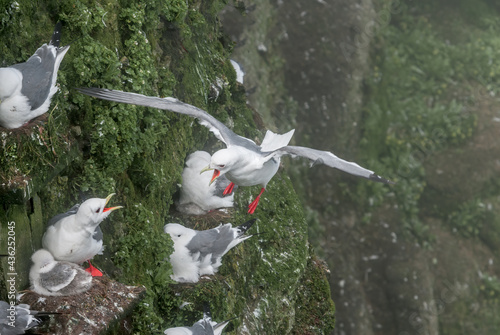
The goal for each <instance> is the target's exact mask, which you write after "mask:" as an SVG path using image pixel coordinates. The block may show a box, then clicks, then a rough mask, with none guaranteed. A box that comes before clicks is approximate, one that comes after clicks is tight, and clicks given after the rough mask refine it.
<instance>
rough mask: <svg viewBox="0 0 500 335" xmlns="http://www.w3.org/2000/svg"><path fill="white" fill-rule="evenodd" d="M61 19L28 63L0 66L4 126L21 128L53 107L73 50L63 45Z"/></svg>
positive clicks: (0, 119) (1, 121)
mask: <svg viewBox="0 0 500 335" xmlns="http://www.w3.org/2000/svg"><path fill="white" fill-rule="evenodd" d="M60 39H61V23H60V22H58V23H57V24H56V27H55V29H54V33H53V34H52V39H51V40H50V42H49V44H44V45H42V46H41V47H40V48H38V50H37V51H36V52H35V54H34V55H33V56H31V57H30V58H29V59H28V60H27V61H26V62H24V63H19V64H15V65H11V66H9V67H3V68H0V125H2V126H3V127H5V128H8V129H13V128H19V127H21V126H22V125H24V124H25V123H27V122H28V121H30V120H31V119H34V118H36V117H38V116H40V115H42V114H44V113H45V112H47V111H48V110H49V106H50V100H51V99H52V96H53V95H54V94H55V93H56V92H57V90H58V88H57V86H56V81H57V71H58V70H59V65H60V64H61V61H62V60H63V58H64V55H66V52H68V50H69V45H67V46H65V47H59V43H60Z"/></svg>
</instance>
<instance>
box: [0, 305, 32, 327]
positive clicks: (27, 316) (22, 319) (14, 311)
mask: <svg viewBox="0 0 500 335" xmlns="http://www.w3.org/2000/svg"><path fill="white" fill-rule="evenodd" d="M37 314H38V312H37V311H33V310H30V306H29V305H27V304H19V305H11V304H9V303H7V302H5V301H0V334H2V335H18V334H24V333H25V331H26V330H28V329H31V328H33V327H36V326H38V325H39V324H40V320H38V319H37V318H36V317H35V315H37Z"/></svg>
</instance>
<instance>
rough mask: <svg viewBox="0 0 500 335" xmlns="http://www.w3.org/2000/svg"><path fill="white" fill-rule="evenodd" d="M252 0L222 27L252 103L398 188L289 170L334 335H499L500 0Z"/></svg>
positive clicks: (309, 141)
mask: <svg viewBox="0 0 500 335" xmlns="http://www.w3.org/2000/svg"><path fill="white" fill-rule="evenodd" d="M255 3H256V6H255V7H252V9H253V11H248V12H247V13H246V14H247V16H246V17H245V18H244V19H243V20H234V19H233V14H232V13H231V12H230V11H228V15H227V16H224V23H225V24H224V27H225V28H226V29H228V33H233V34H234V39H237V40H239V42H240V44H239V45H237V46H236V47H235V52H234V58H235V59H236V60H238V61H241V63H242V65H243V67H244V68H246V69H247V72H249V73H254V75H251V74H250V75H249V76H248V81H247V82H246V83H245V85H248V87H252V88H253V87H255V93H252V94H251V95H250V96H249V100H250V101H252V104H254V105H258V106H267V109H265V110H267V113H268V114H267V117H268V118H269V119H271V120H273V121H274V123H275V125H276V128H278V131H280V132H285V131H288V130H290V129H291V128H296V133H295V136H294V140H295V141H296V142H295V144H297V145H307V146H311V147H314V148H318V149H327V150H331V151H332V152H334V153H335V154H337V155H338V156H340V157H342V158H345V159H348V160H355V161H356V162H358V163H359V164H361V165H362V166H365V167H367V168H370V169H372V170H374V171H376V172H377V173H379V174H381V175H383V176H386V177H388V178H389V179H393V180H394V181H396V182H397V184H396V185H394V186H391V187H387V186H383V185H379V184H374V183H368V182H366V181H363V180H354V179H353V178H352V177H349V176H347V175H345V174H342V173H340V172H338V171H332V170H331V169H327V168H322V167H321V166H317V167H314V168H313V169H314V170H312V169H311V170H308V169H306V168H305V166H304V167H302V166H303V165H305V164H301V163H300V162H298V161H294V162H289V164H287V171H288V172H289V173H290V174H291V176H292V182H293V184H294V186H295V187H296V189H297V190H298V193H299V194H300V197H301V198H302V199H303V203H304V204H305V208H306V211H307V217H308V220H309V227H310V229H311V231H310V234H309V236H310V238H311V243H314V244H317V245H321V247H318V253H320V254H321V255H322V256H323V257H324V258H325V259H326V260H327V262H328V264H329V266H330V268H331V269H332V273H331V276H330V284H331V288H332V297H333V300H334V301H335V303H336V306H337V326H336V328H335V331H334V333H336V334H379V333H383V334H400V335H402V334H438V333H439V334H460V333H462V332H464V331H465V332H469V333H484V334H496V333H498V317H496V316H495V313H496V312H497V311H498V298H497V297H498V293H499V291H498V287H499V286H498V283H499V280H498V276H499V275H500V270H499V267H498V255H497V253H498V252H497V251H498V247H499V244H498V242H499V239H498V236H499V235H498V230H499V227H500V225H499V220H498V207H499V203H498V196H499V194H500V191H499V188H498V177H497V176H498V161H497V159H496V157H498V148H499V146H498V140H497V139H496V137H495V136H494V135H493V134H495V133H497V132H498V113H497V112H496V110H497V109H498V106H497V105H498V98H497V96H498V91H497V87H498V75H497V68H498V64H497V63H498V62H497V57H494V56H492V55H495V54H496V53H498V51H499V50H500V47H499V46H500V44H499V42H498V38H497V36H498V27H500V25H499V19H498V10H499V7H498V4H497V3H495V2H492V1H475V2H473V1H458V2H456V1H441V2H435V1H419V2H412V1H364V0H359V1H312V2H311V1H301V0H298V1H293V2H291V1H265V0H262V1H257V2H255ZM262 46H265V48H263V47H262ZM255 64H258V66H257V67H256V66H255ZM255 67H256V68H255ZM255 74H258V75H255ZM276 83H278V84H280V85H281V86H279V85H276ZM268 87H273V88H275V87H281V90H280V91H278V92H275V91H272V90H268V89H267V88H268ZM263 110H264V109H263ZM478 320H480V321H478Z"/></svg>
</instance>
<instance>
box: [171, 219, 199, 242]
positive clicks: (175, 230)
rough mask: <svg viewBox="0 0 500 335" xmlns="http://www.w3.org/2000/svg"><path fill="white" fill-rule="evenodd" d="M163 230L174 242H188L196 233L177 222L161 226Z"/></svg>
mask: <svg viewBox="0 0 500 335" xmlns="http://www.w3.org/2000/svg"><path fill="white" fill-rule="evenodd" d="M163 231H164V232H165V233H167V234H169V235H170V237H171V238H172V241H174V244H182V245H185V244H188V243H189V241H191V239H192V238H193V236H194V235H196V232H195V231H194V230H192V229H189V228H186V227H184V226H182V225H180V224H178V223H168V224H166V225H165V227H163Z"/></svg>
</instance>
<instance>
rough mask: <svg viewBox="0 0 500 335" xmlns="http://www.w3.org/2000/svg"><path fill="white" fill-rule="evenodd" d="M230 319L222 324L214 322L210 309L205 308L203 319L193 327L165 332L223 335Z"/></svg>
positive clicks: (171, 329)
mask: <svg viewBox="0 0 500 335" xmlns="http://www.w3.org/2000/svg"><path fill="white" fill-rule="evenodd" d="M231 320H233V319H229V320H226V321H222V322H219V323H217V322H214V321H212V315H211V313H210V309H209V308H208V307H205V311H204V313H203V319H201V320H200V321H198V322H196V323H195V324H194V325H193V326H192V327H175V328H169V329H167V330H165V332H164V334H165V335H221V334H222V331H223V330H224V327H226V326H227V324H228V323H229V321H231Z"/></svg>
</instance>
